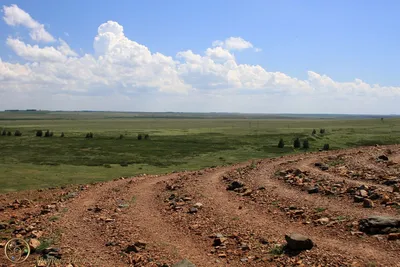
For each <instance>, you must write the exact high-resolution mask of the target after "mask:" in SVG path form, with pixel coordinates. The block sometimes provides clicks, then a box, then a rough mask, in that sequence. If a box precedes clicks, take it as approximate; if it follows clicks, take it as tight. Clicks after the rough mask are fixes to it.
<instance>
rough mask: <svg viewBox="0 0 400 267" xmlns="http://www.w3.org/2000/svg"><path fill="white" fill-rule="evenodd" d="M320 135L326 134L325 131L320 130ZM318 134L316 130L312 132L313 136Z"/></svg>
mask: <svg viewBox="0 0 400 267" xmlns="http://www.w3.org/2000/svg"><path fill="white" fill-rule="evenodd" d="M319 133H320V134H324V133H325V129H319ZM316 134H317V130H315V129H314V130H313V131H312V135H316Z"/></svg>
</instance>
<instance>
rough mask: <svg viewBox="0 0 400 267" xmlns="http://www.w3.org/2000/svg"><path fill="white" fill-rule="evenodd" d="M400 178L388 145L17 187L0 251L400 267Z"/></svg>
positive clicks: (97, 260)
mask: <svg viewBox="0 0 400 267" xmlns="http://www.w3.org/2000/svg"><path fill="white" fill-rule="evenodd" d="M326 138H327V137H326ZM212 153H214V152H212ZM399 175H400V146H399V145H391V146H377V147H375V146H370V147H357V148H353V149H348V150H336V151H324V152H317V153H306V154H298V155H287V156H284V157H278V158H273V159H264V160H258V161H247V162H242V163H240V164H236V165H231V166H224V167H215V168H206V169H203V170H200V171H190V172H189V171H186V172H179V173H172V174H168V175H147V176H138V177H129V178H119V179H115V180H114V181H109V182H101V183H96V184H89V185H84V186H77V185H71V186H67V187H63V188H55V189H48V190H30V191H21V192H13V193H8V194H2V195H0V210H1V211H2V212H0V247H2V246H4V245H5V242H6V240H8V239H10V238H11V237H20V238H24V239H25V240H27V241H29V242H30V243H31V246H32V248H33V249H32V254H31V255H30V257H29V258H28V260H27V261H26V262H24V263H22V264H18V266H46V265H38V264H36V265H35V263H38V262H40V263H41V264H48V263H49V262H50V261H52V262H57V261H58V262H60V263H62V265H58V266H71V265H68V264H74V266H99V267H100V266H101V267H103V266H116V267H117V266H164V267H171V266H172V267H182V266H184V267H188V266H193V265H189V264H188V263H187V262H186V264H184V263H182V264H181V265H174V264H175V263H177V262H179V261H181V260H182V259H185V258H186V259H188V260H189V261H190V262H192V263H194V264H196V265H195V266H198V267H208V266H218V267H219V266H351V267H356V266H368V267H370V266H400V265H399V255H400V180H399ZM371 215H375V216H374V217H371ZM292 233H296V234H297V235H294V234H292ZM299 234H300V235H303V236H304V237H302V236H298V235H299ZM285 235H288V236H285ZM2 257H3V255H0V266H1V263H6V259H5V258H4V257H3V258H2ZM3 266H7V265H3ZM54 266H56V265H54Z"/></svg>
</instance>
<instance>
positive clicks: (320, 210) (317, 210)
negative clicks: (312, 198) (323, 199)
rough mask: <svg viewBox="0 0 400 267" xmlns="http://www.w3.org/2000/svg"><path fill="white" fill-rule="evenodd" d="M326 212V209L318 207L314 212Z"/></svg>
mask: <svg viewBox="0 0 400 267" xmlns="http://www.w3.org/2000/svg"><path fill="white" fill-rule="evenodd" d="M325 210H326V208H322V207H318V208H315V212H318V213H319V212H324V211H325Z"/></svg>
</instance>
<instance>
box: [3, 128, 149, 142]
mask: <svg viewBox="0 0 400 267" xmlns="http://www.w3.org/2000/svg"><path fill="white" fill-rule="evenodd" d="M0 135H1V136H12V135H13V134H12V133H11V131H7V130H6V129H3V130H1V131H0ZM14 136H22V132H21V131H20V130H16V131H15V132H14ZM35 136H36V137H53V136H54V133H53V132H52V131H50V130H46V131H45V132H44V131H43V130H35ZM60 137H61V138H62V137H65V134H64V132H62V133H61V134H60ZM85 138H86V139H92V138H93V133H92V132H88V133H86V135H85ZM123 138H124V135H123V134H120V135H119V137H118V139H123ZM137 139H138V140H142V139H143V140H149V139H150V135H149V134H142V133H139V134H138V135H137Z"/></svg>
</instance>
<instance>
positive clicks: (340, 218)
mask: <svg viewBox="0 0 400 267" xmlns="http://www.w3.org/2000/svg"><path fill="white" fill-rule="evenodd" d="M336 220H338V221H341V222H342V221H348V220H349V217H348V216H338V217H336Z"/></svg>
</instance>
